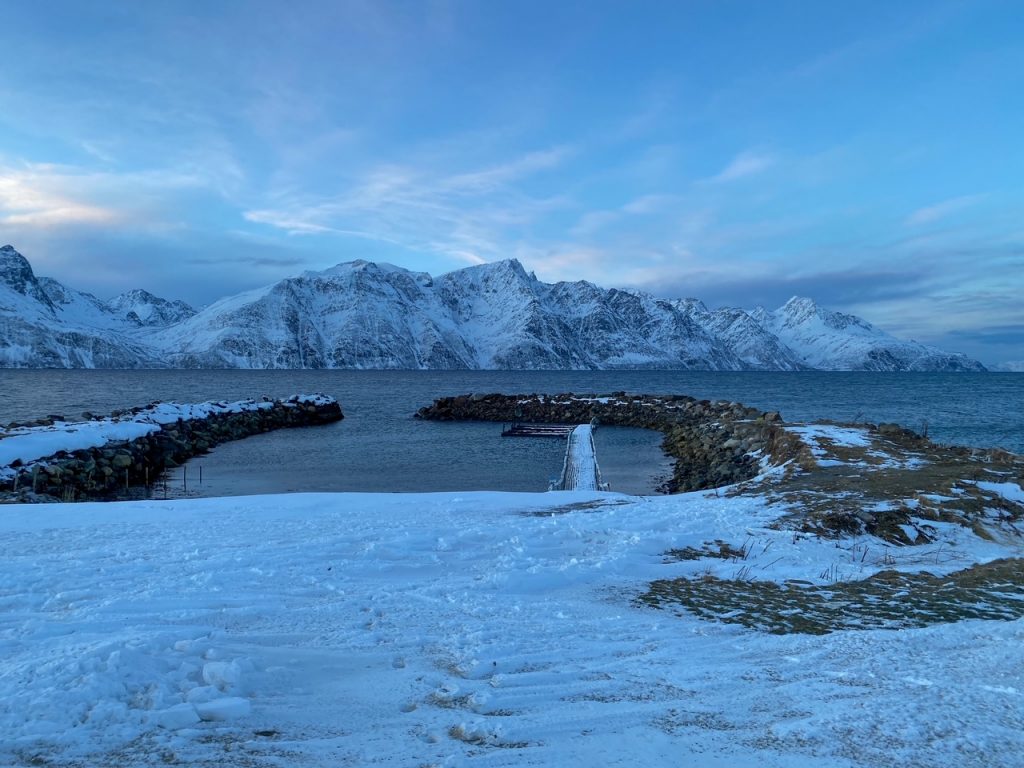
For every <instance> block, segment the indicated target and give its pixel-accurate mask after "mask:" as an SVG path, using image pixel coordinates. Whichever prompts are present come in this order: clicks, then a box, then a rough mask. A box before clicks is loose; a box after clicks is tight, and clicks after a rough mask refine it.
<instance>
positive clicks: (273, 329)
mask: <svg viewBox="0 0 1024 768" xmlns="http://www.w3.org/2000/svg"><path fill="white" fill-rule="evenodd" d="M431 282H432V281H431V279H430V277H429V276H428V275H422V274H416V273H412V272H408V271H406V270H399V269H394V268H392V269H388V268H381V267H380V266H378V265H376V264H372V263H369V262H364V261H356V262H351V263H349V264H341V265H338V266H336V267H333V268H331V269H329V270H326V271H324V272H306V273H304V274H303V275H300V276H299V277H294V278H289V279H287V280H282V281H281V282H280V283H277V284H275V285H272V286H268V287H266V288H261V289H257V290H255V291H249V292H247V293H244V294H240V295H238V296H234V297H231V298H228V299H223V300H221V301H219V302H217V303H215V304H213V305H211V306H209V307H207V308H206V309H204V310H203V311H201V312H199V313H198V314H197V315H195V316H194V317H192V318H189V319H187V320H185V321H184V322H183V323H180V324H179V325H176V326H174V327H172V328H169V329H167V330H165V331H162V332H159V333H157V334H155V335H154V336H153V337H152V341H153V342H154V343H155V344H157V345H159V346H161V347H163V348H164V349H166V350H167V353H168V355H169V356H170V357H171V359H172V360H173V362H174V363H175V364H177V365H181V366H183V367H239V368H465V367H467V366H468V361H467V360H466V359H464V356H463V354H460V353H465V351H466V350H465V347H464V345H461V344H459V340H458V339H456V338H453V334H451V333H449V332H446V329H445V328H443V327H442V325H440V324H438V323H437V322H435V318H434V317H432V316H431V313H430V309H431V307H430V302H428V301H426V300H425V290H426V288H427V287H429V285H430V283H431Z"/></svg>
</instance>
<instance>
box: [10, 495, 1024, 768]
mask: <svg viewBox="0 0 1024 768" xmlns="http://www.w3.org/2000/svg"><path fill="white" fill-rule="evenodd" d="M0 512H2V514H0V546H2V549H3V552H4V557H3V558H2V559H0V606H2V610H0V659H2V664H0V765H15V766H27V765H48V766H67V765H76V766H78V765H81V766H135V765H168V764H169V765H209V766H212V765H245V766H304V765H315V766H345V765H357V766H364V765H394V766H417V765H443V766H457V765H481V766H504V765H517V766H524V765H525V766H564V765H580V766H583V765H585V766H593V765H602V766H608V765H621V766H637V765H658V766H660V765H695V766H696V765H699V766H730V767H731V766H757V768H769V767H772V766H793V767H796V766H800V767H801V768H802V767H804V766H879V767H881V766H900V768H914V767H920V766H949V765H956V766H1006V767H1009V766H1019V765H1021V755H1024V706H1022V705H1024V669H1022V667H1021V664H1020V648H1021V646H1022V643H1024V621H1013V622H985V621H966V622H961V623H957V624H945V625H935V626H932V627H928V628H925V629H913V630H903V631H895V630H869V631H840V632H834V633H832V634H829V635H824V636H809V635H787V636H776V635H769V634H764V633H759V632H756V631H753V630H748V629H744V628H741V627H739V626H737V625H727V624H718V623H711V622H706V621H702V620H700V619H697V618H695V617H692V616H687V615H683V616H679V615H675V614H674V613H673V612H670V611H668V610H657V609H654V608H650V607H646V606H641V605H640V604H638V603H637V602H636V601H635V598H636V596H637V595H638V594H640V593H641V592H643V591H644V590H645V589H646V586H647V582H649V581H650V580H653V579H662V578H673V577H677V576H683V575H699V574H701V573H707V574H709V575H719V576H722V577H732V576H735V575H737V574H736V572H737V571H739V570H740V569H746V573H747V574H749V575H752V576H753V578H767V579H773V580H776V581H781V580H782V579H787V578H798V579H803V580H806V581H809V582H813V583H822V578H823V576H822V574H823V572H828V573H829V578H857V577H862V576H865V575H867V574H869V573H871V572H873V571H874V570H877V568H879V567H882V565H881V563H883V562H884V563H885V564H886V565H892V564H893V562H894V561H895V565H896V566H897V567H903V568H905V569H914V568H928V569H929V570H933V571H935V570H942V569H943V568H946V569H948V570H953V569H955V568H960V567H963V566H964V565H966V564H968V562H969V561H971V560H974V561H984V560H990V559H992V558H995V557H1000V556H1006V555H1007V554H1008V549H1007V546H1006V545H1002V546H1001V545H997V544H995V543H992V542H984V541H982V540H980V539H975V538H973V537H972V536H971V534H970V532H969V531H966V530H965V529H959V532H958V533H950V536H951V537H954V538H953V539H951V540H950V541H949V542H943V544H942V561H941V565H940V563H939V556H938V552H937V550H936V551H935V552H933V551H932V550H931V549H929V548H924V547H907V548H899V547H892V548H888V549H886V548H885V547H884V545H882V544H880V543H879V542H878V541H877V540H874V539H861V540H857V539H851V540H846V541H844V542H843V543H842V546H837V545H836V543H835V542H829V541H821V540H818V539H815V538H813V537H802V536H800V535H794V534H793V533H792V532H780V531H773V530H770V529H768V528H766V524H767V523H768V522H770V521H771V520H773V519H774V518H775V517H776V516H777V515H778V514H779V510H778V509H773V508H771V507H770V506H768V505H767V504H766V502H765V501H764V500H763V499H761V498H757V497H752V496H736V497H725V496H721V497H719V496H718V495H716V494H713V493H712V494H701V493H697V494H687V495H681V496H672V497H657V498H636V497H626V496H619V495H616V494H601V493H596V492H583V491H580V492H553V493H547V494H505V493H441V494H418V495H401V494H379V495H369V494H337V495H291V496H264V497H248V498H245V497H243V498H226V499H203V500H186V501H172V502H132V503H117V504H75V505H52V506H46V505H33V506H11V507H6V508H3V509H2V510H0ZM956 537H959V538H956ZM714 539H721V540H725V541H728V542H730V543H732V544H733V545H734V546H736V547H739V546H741V545H743V544H744V543H746V546H745V550H746V551H747V552H748V553H749V557H748V558H747V559H746V560H744V561H742V562H734V561H729V560H706V561H683V562H672V563H666V562H665V558H664V556H663V553H664V552H665V551H666V550H668V549H672V548H681V547H687V546H690V547H695V548H700V547H702V546H703V545H704V543H705V542H709V541H711V540H714ZM867 547H870V548H871V553H870V555H868V554H867V553H866V551H865V548H867ZM883 549H884V550H885V551H884V553H883V551H882V550H883ZM956 553H959V554H958V556H959V558H960V559H959V560H957V554H956ZM932 554H934V555H935V562H934V564H933V563H932V560H931V555H932Z"/></svg>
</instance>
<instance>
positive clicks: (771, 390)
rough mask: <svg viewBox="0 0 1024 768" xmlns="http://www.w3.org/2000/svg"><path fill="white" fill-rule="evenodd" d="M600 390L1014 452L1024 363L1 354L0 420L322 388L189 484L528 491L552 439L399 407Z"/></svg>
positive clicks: (643, 486) (619, 443) (648, 471)
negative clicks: (107, 364) (792, 366)
mask: <svg viewBox="0 0 1024 768" xmlns="http://www.w3.org/2000/svg"><path fill="white" fill-rule="evenodd" d="M614 391H626V392H630V393H651V394H670V393H677V394H686V395H691V396H693V397H697V398H701V399H704V398H707V399H711V400H717V399H727V400H737V401H739V402H742V403H744V404H746V405H749V406H753V407H756V408H760V409H763V410H777V411H780V412H781V413H782V415H783V417H784V418H785V419H787V420H791V421H805V420H816V419H835V420H840V421H853V420H856V421H870V422H875V423H878V422H883V421H895V422H898V423H900V424H903V425H904V426H907V427H910V428H912V429H916V430H921V429H922V428H923V427H924V425H925V424H927V430H928V434H929V436H930V437H932V439H934V440H936V441H939V442H943V443H956V444H963V445H973V446H980V447H994V446H999V447H1003V448H1007V449H1009V450H1013V451H1017V452H1024V375H1020V374H997V373H985V374H963V373H962V374H956V373H953V374H948V373H865V372H823V371H807V372H800V373H776V372H744V373H727V372H708V371H243V370H162V371H156V370H147V371H100V370H2V371H0V423H7V422H9V421H13V420H26V419H32V418H38V417H40V416H46V415H48V414H63V415H64V416H66V417H67V418H69V419H76V418H79V416H80V414H81V413H82V412H83V411H90V412H92V413H95V414H97V415H102V414H108V413H110V412H111V411H112V410H115V409H123V408H127V407H130V406H133V405H145V404H146V403H149V402H151V401H153V400H165V401H169V400H176V401H179V402H200V401H205V400H222V399H228V400H237V399H244V398H250V397H257V398H258V397H261V396H263V395H269V396H272V397H287V396H289V395H293V394H302V393H310V392H323V393H324V394H328V395H332V396H334V397H336V398H337V399H338V400H339V401H340V402H341V405H342V409H343V410H344V413H345V420H344V421H342V422H339V423H337V424H333V425H329V426H326V427H314V428H307V429H294V430H281V431H278V432H271V433H267V434H264V435H257V436H255V437H251V438H248V439H246V440H242V441H239V442H235V443H226V444H224V445H221V446H218V447H217V448H215V449H214V450H213V451H212V452H211V453H210V454H208V455H206V456H202V457H199V458H197V459H194V460H193V461H192V462H190V463H189V477H190V478H191V482H190V484H189V492H190V494H192V493H196V494H199V495H235V494H249V493H278V492H288V491H373V492H382V491H383V492H386V491H442V490H448V491H450V490H478V489H494V490H521V491H530V490H544V489H546V487H547V483H548V480H549V479H551V478H552V477H553V476H556V475H557V474H558V472H559V470H560V468H561V461H562V455H563V451H564V444H563V443H562V441H559V440H551V439H530V438H520V439H502V438H501V437H500V432H501V425H496V424H483V423H470V424H465V423H460V424H453V423H439V422H427V421H420V420H418V419H414V418H413V413H415V411H416V410H417V409H418V408H419V407H420V406H423V405H427V404H429V403H430V402H431V401H433V400H434V398H437V397H442V396H446V395H457V394H463V393H467V392H504V393H532V392H536V393H557V392H576V393H598V394H600V393H609V392H614ZM595 440H596V444H597V451H598V459H599V461H600V463H601V468H602V471H603V472H604V475H605V479H606V480H608V481H609V482H610V484H611V487H612V489H613V490H618V491H622V492H627V493H651V492H653V491H654V489H655V488H656V486H657V485H658V482H659V481H660V480H662V479H664V477H665V476H666V475H667V473H668V470H669V467H670V463H669V462H668V461H667V460H666V459H665V457H664V456H663V455H662V453H661V451H660V449H659V444H660V440H661V438H660V436H659V435H658V434H656V433H653V432H647V431H645V430H634V429H621V428H602V429H599V430H597V432H596V433H595ZM200 466H202V468H203V483H202V485H199V484H198V482H197V481H198V469H199V467H200ZM179 482H180V478H179V477H175V483H179ZM172 492H174V491H173V487H172Z"/></svg>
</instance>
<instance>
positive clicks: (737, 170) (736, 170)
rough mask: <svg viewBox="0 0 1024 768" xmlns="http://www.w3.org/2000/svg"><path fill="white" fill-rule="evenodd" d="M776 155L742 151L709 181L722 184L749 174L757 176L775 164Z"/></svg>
mask: <svg viewBox="0 0 1024 768" xmlns="http://www.w3.org/2000/svg"><path fill="white" fill-rule="evenodd" d="M775 162H776V158H775V156H774V155H769V154H765V153H762V152H741V153H740V154H738V155H736V157H734V158H733V159H732V161H731V162H730V163H729V164H728V165H727V166H725V168H723V169H722V170H721V171H719V172H718V173H717V174H715V175H714V176H712V177H711V178H710V179H708V181H709V182H710V183H712V184H722V183H725V182H729V181H736V180H737V179H743V178H746V177H747V176H755V175H756V174H759V173H762V172H763V171H766V170H768V169H769V168H771V167H772V166H773V165H775Z"/></svg>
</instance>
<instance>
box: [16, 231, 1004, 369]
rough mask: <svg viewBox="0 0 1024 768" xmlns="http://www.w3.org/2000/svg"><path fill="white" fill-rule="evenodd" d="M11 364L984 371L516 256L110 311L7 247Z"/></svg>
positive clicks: (815, 314)
mask: <svg viewBox="0 0 1024 768" xmlns="http://www.w3.org/2000/svg"><path fill="white" fill-rule="evenodd" d="M0 367H8V368H10V367H23V368H42V367H51V368H52V367H55V368H166V367H173V368H393V369H528V370H542V369H547V370H551V369H612V368H621V369H634V368H652V369H685V370H728V371H738V370H782V371H793V370H804V369H822V370H868V371H983V370H985V368H984V366H983V365H982V364H981V363H979V362H977V361H975V360H971V359H969V358H967V357H966V356H964V355H961V354H956V353H950V352H944V351H942V350H940V349H936V348H935V347H929V346H926V345H923V344H919V343H917V342H914V341H902V340H900V339H897V338H895V337H893V336H890V335H889V334H887V333H885V332H884V331H882V330H880V329H878V328H875V327H874V326H872V325H871V324H870V323H868V322H866V321H864V320H862V319H860V318H858V317H855V316H853V315H847V314H842V313H839V312H833V311H830V310H828V309H825V308H823V307H819V306H818V305H817V304H815V302H814V301H812V300H811V299H807V298H798V297H795V298H793V299H790V300H789V301H788V302H786V304H784V305H783V306H782V307H780V308H778V309H776V310H774V311H768V310H766V309H763V308H761V307H758V308H757V309H755V310H753V311H750V312H747V311H745V310H742V309H736V308H722V309H714V310H712V309H708V307H706V306H705V305H704V304H703V303H702V302H701V301H699V300H697V299H677V300H666V299H657V298H654V297H652V296H649V295H647V294H644V293H639V292H634V291H625V290H618V289H615V288H612V289H605V288H601V287H599V286H596V285H594V284H592V283H589V282H585V281H578V282H572V283H568V282H561V283H555V284H548V283H543V282H541V281H539V280H538V279H537V278H536V276H534V275H533V274H528V273H527V272H526V270H524V269H523V267H522V265H521V264H520V263H519V262H518V261H516V260H514V259H513V260H507V261H499V262H494V263H490V264H481V265H478V266H473V267H467V268H465V269H460V270H457V271H454V272H449V273H447V274H444V275H441V276H439V277H436V278H435V277H431V276H430V275H428V274H426V273H422V272H412V271H409V270H406V269H402V268H400V267H395V266H392V265H389V264H375V263H372V262H367V261H361V260H360V261H352V262H347V263H344V264H339V265H337V266H335V267H332V268H330V269H327V270H324V271H321V272H304V273H303V274H301V275H298V276H296V277H291V278H287V279H285V280H281V281H280V282H278V283H275V284H273V285H270V286H267V287H264V288H259V289H256V290H253V291H248V292H245V293H241V294H238V295H236V296H230V297H228V298H224V299H221V300H220V301H217V302H215V303H214V304H211V305H210V306H208V307H205V308H204V309H202V310H200V311H196V310H195V309H193V308H192V307H190V306H189V305H187V304H185V303H184V302H181V301H168V300H166V299H162V298H158V297H156V296H154V295H152V294H150V293H147V292H146V291H143V290H134V291H129V292H128V293H124V294H121V295H120V296H117V297H115V298H113V299H110V300H108V301H103V300H100V299H98V298H96V297H95V296H93V295H91V294H88V293H84V292H82V291H76V290H74V289H73V288H69V287H67V286H65V285H62V284H61V283H59V282H57V281H56V280H53V279H51V278H47V277H37V276H36V275H35V273H34V272H33V270H32V267H31V265H30V264H29V262H28V261H27V260H26V259H25V257H24V256H22V255H21V254H20V253H18V252H17V251H16V250H15V249H14V248H13V247H12V246H9V245H8V246H4V247H3V248H0Z"/></svg>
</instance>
